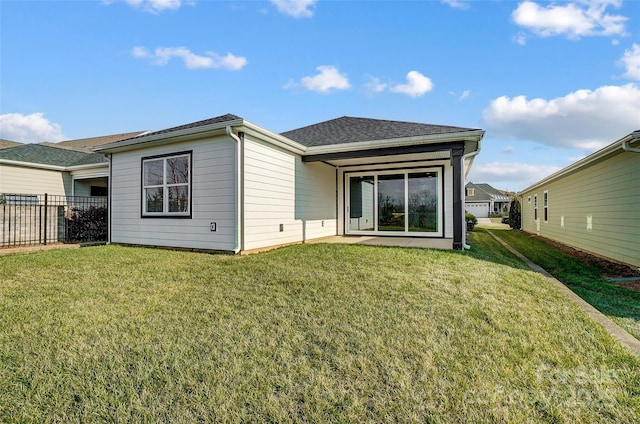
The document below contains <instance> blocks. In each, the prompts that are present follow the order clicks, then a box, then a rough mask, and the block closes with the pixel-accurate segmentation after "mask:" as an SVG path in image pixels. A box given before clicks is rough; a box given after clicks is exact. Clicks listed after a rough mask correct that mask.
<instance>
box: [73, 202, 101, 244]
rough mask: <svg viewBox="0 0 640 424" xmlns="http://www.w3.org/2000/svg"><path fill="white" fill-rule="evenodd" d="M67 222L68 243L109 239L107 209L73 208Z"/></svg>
mask: <svg viewBox="0 0 640 424" xmlns="http://www.w3.org/2000/svg"><path fill="white" fill-rule="evenodd" d="M70 212H71V213H70V216H69V218H67V219H66V221H67V241H103V240H106V239H107V207H106V206H91V207H89V208H87V209H80V208H75V207H74V208H71V210H70Z"/></svg>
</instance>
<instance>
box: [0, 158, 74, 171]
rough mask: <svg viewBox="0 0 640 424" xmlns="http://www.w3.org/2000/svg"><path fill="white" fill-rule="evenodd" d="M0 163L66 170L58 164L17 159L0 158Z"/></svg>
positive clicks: (50, 169)
mask: <svg viewBox="0 0 640 424" xmlns="http://www.w3.org/2000/svg"><path fill="white" fill-rule="evenodd" d="M0 164H4V165H12V166H21V167H23V168H37V169H46V170H49V171H66V170H67V168H66V167H65V166H60V165H48V164H45V163H35V162H23V161H19V160H10V159H0Z"/></svg>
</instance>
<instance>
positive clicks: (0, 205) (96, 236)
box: [0, 193, 108, 248]
mask: <svg viewBox="0 0 640 424" xmlns="http://www.w3.org/2000/svg"><path fill="white" fill-rule="evenodd" d="M107 225H108V224H107V198H106V197H81V196H56V195H50V194H6V193H0V248H3V247H14V246H28V245H37V244H43V245H46V244H53V243H80V242H89V241H106V240H107Z"/></svg>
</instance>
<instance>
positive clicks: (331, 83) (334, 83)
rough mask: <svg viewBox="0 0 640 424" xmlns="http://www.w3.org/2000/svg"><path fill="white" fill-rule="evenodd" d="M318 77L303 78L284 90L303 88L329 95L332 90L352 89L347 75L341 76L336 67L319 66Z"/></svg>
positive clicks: (286, 86)
mask: <svg viewBox="0 0 640 424" xmlns="http://www.w3.org/2000/svg"><path fill="white" fill-rule="evenodd" d="M316 70H318V71H319V73H318V74H317V75H314V76H307V77H302V79H300V82H299V83H294V82H290V83H288V84H286V85H285V86H284V88H297V87H300V86H302V87H303V88H305V89H307V90H309V91H315V92H318V93H327V92H329V91H331V90H347V89H349V88H351V84H349V79H348V78H347V75H346V74H341V73H340V71H338V68H336V67H335V66H318V67H317V68H316Z"/></svg>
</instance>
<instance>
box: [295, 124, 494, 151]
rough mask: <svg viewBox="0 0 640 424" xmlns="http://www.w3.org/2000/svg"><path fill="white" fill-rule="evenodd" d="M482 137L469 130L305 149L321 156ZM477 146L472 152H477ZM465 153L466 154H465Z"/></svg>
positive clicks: (479, 132)
mask: <svg viewBox="0 0 640 424" xmlns="http://www.w3.org/2000/svg"><path fill="white" fill-rule="evenodd" d="M483 136H484V130H471V131H464V132H455V133H446V134H432V135H421V136H413V137H401V138H390V139H381V140H371V141H358V142H355V143H340V144H329V145H324V146H310V147H307V150H306V154H313V155H317V154H323V153H338V152H351V151H357V150H364V149H381V148H385V147H398V146H412V145H418V144H438V143H446V142H451V141H475V142H480V140H481V139H482V137H483ZM477 148H478V147H477V146H476V147H475V148H474V149H472V150H477ZM465 153H466V152H465Z"/></svg>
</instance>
